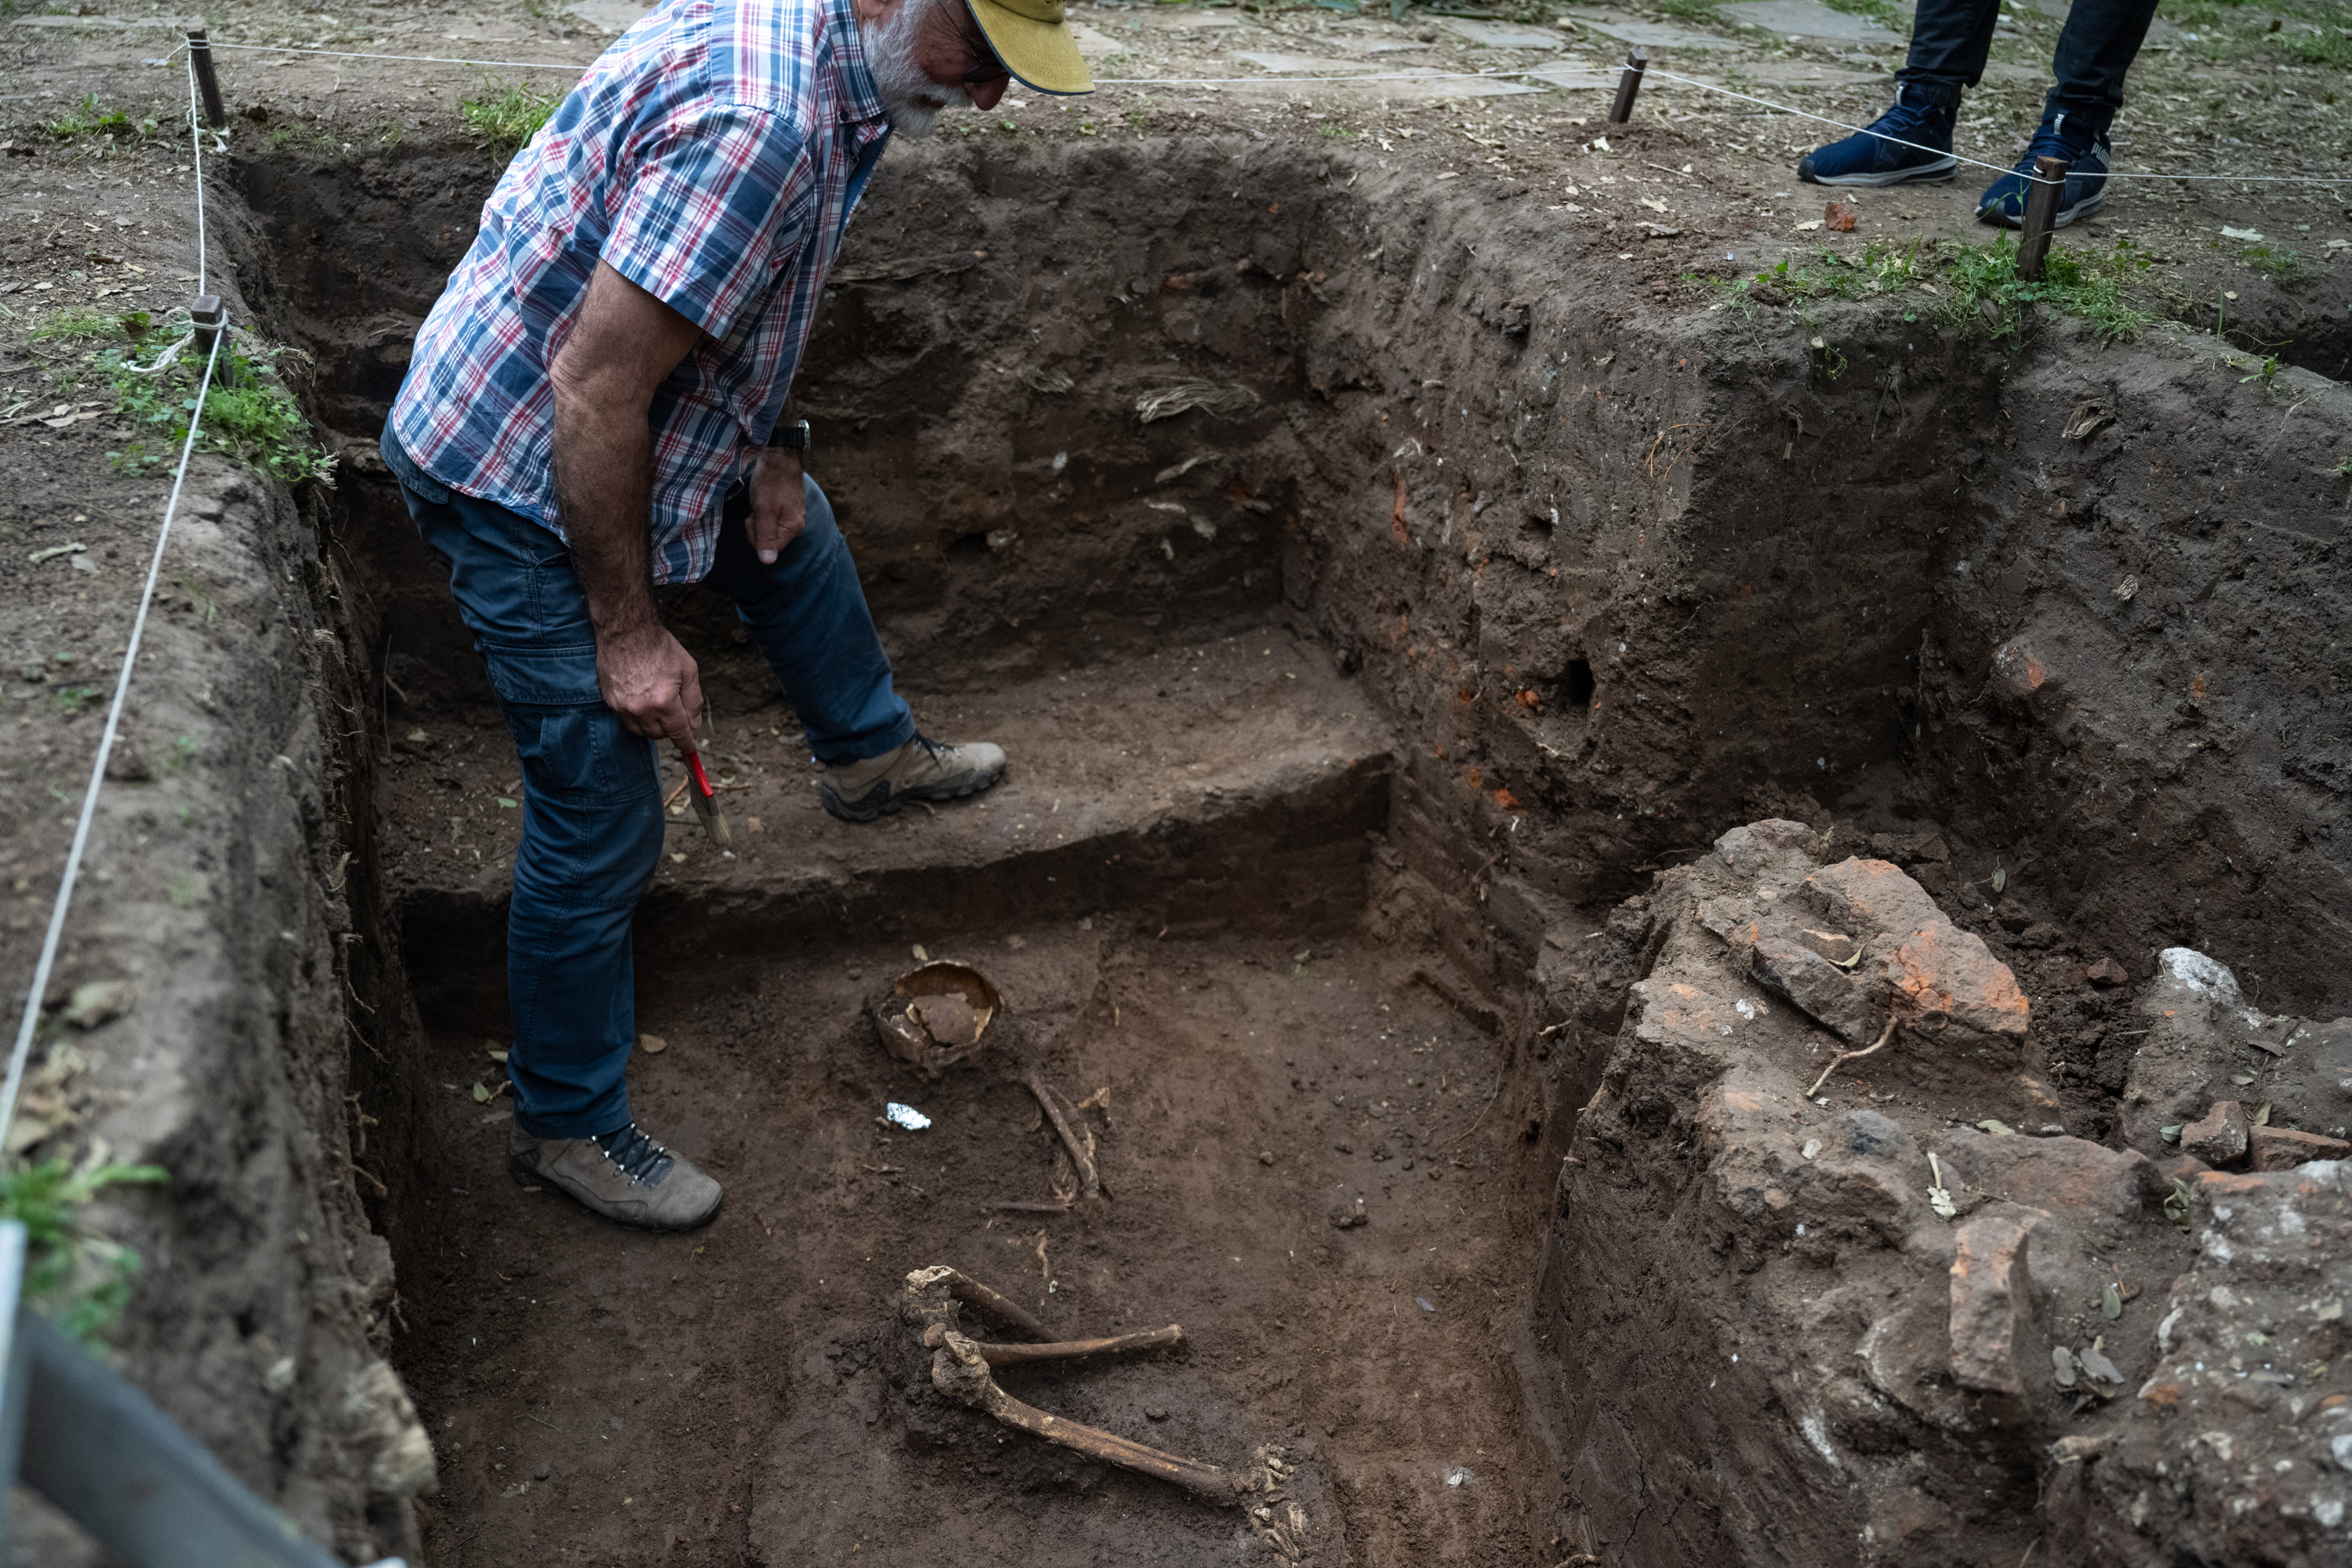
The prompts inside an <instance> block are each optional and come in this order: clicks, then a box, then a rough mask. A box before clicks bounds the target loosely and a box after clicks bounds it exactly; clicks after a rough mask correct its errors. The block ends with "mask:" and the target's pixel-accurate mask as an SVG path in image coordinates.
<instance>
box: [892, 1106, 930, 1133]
mask: <svg viewBox="0 0 2352 1568" xmlns="http://www.w3.org/2000/svg"><path fill="white" fill-rule="evenodd" d="M882 1114H883V1115H884V1116H886V1117H887V1118H888V1119H889V1121H890V1124H891V1125H892V1126H894V1127H903V1128H905V1129H906V1130H907V1131H909V1132H920V1131H922V1130H923V1129H924V1128H926V1127H929V1125H930V1124H931V1119H930V1118H929V1117H928V1116H926V1115H924V1114H923V1113H922V1112H921V1111H919V1110H916V1109H915V1108H914V1107H913V1106H911V1105H901V1104H899V1103H898V1101H897V1100H892V1101H891V1102H890V1103H889V1104H887V1105H886V1106H884V1107H883V1108H882Z"/></svg>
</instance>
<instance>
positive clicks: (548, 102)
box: [457, 78, 563, 153]
mask: <svg viewBox="0 0 2352 1568" xmlns="http://www.w3.org/2000/svg"><path fill="white" fill-rule="evenodd" d="M562 101H563V95H562V93H556V92H541V91H540V90H538V89H536V88H531V87H527V86H525V85H524V84H522V83H520V82H502V81H499V80H497V79H494V78H484V79H483V81H482V96H481V97H479V98H467V99H461V100H458V103H457V117H458V118H459V119H460V120H463V121H465V122H466V129H467V130H468V131H471V132H473V133H474V134H475V135H477V136H478V137H480V138H481V139H482V140H483V141H484V142H488V143H489V145H490V148H491V150H492V151H493V152H498V153H513V152H516V151H517V150H519V149H520V147H521V146H522V144H523V143H524V142H528V141H530V139H531V138H532V137H533V136H536V135H538V134H539V128H540V127H541V126H542V125H544V124H546V123H547V117H548V116H549V115H551V114H552V113H554V112H555V106H556V105H557V104H559V103H562Z"/></svg>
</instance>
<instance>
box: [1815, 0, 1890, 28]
mask: <svg viewBox="0 0 2352 1568" xmlns="http://www.w3.org/2000/svg"><path fill="white" fill-rule="evenodd" d="M1823 4H1825V5H1828V6H1829V8H1830V9H1831V10H1832V11H1843V12H1844V13H1845V14H1846V15H1847V16H1867V17H1869V18H1870V19H1871V20H1872V21H1874V22H1875V23H1877V24H1878V25H1879V26H1882V27H1885V28H1888V29H1889V30H1891V31H1894V32H1897V33H1908V32H1910V30H1911V27H1910V24H1908V23H1907V22H1906V21H1905V20H1904V19H1903V13H1902V12H1900V11H1897V10H1896V9H1895V7H1894V6H1893V5H1889V4H1888V3H1887V0H1823Z"/></svg>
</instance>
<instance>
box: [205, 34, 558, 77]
mask: <svg viewBox="0 0 2352 1568" xmlns="http://www.w3.org/2000/svg"><path fill="white" fill-rule="evenodd" d="M213 47H215V48H216V49H245V50H247V51H249V52H251V53H254V54H263V55H319V56H321V57H323V58H328V59H337V60H406V61H408V62H410V63H411V64H415V65H423V66H497V67H499V68H502V69H507V70H532V71H584V70H586V69H587V68H588V67H587V66H585V65H570V64H559V63H558V62H556V61H553V60H453V59H445V58H442V57H441V56H439V55H370V54H360V53H357V52H355V51H352V50H350V49H320V48H313V47H310V46H309V45H306V44H225V43H222V42H220V41H219V40H218V39H215V40H214V41H213ZM594 63H595V62H594V61H593V60H592V61H590V62H589V64H590V65H593V64H594Z"/></svg>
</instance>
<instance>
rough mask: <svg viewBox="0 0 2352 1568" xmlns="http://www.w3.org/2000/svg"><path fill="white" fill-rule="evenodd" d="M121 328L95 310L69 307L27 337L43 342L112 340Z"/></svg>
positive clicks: (44, 322)
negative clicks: (90, 339)
mask: <svg viewBox="0 0 2352 1568" xmlns="http://www.w3.org/2000/svg"><path fill="white" fill-rule="evenodd" d="M119 330H120V329H119V327H118V326H117V324H116V321H115V320H114V318H112V317H110V316H101V315H100V314H99V313H98V312H97V311H95V310H83V309H81V308H80V307H79V306H77V305H68V306H67V307H66V308H65V309H64V310H59V311H58V312H57V313H56V314H55V315H52V316H51V317H50V318H49V319H48V320H47V321H43V322H42V323H41V324H40V325H39V326H37V327H35V328H34V329H33V330H32V331H30V332H27V333H26V336H27V337H30V338H35V339H38V340H42V341H55V340H58V339H73V338H110V337H112V336H113V335H114V334H115V332H116V331H119Z"/></svg>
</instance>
